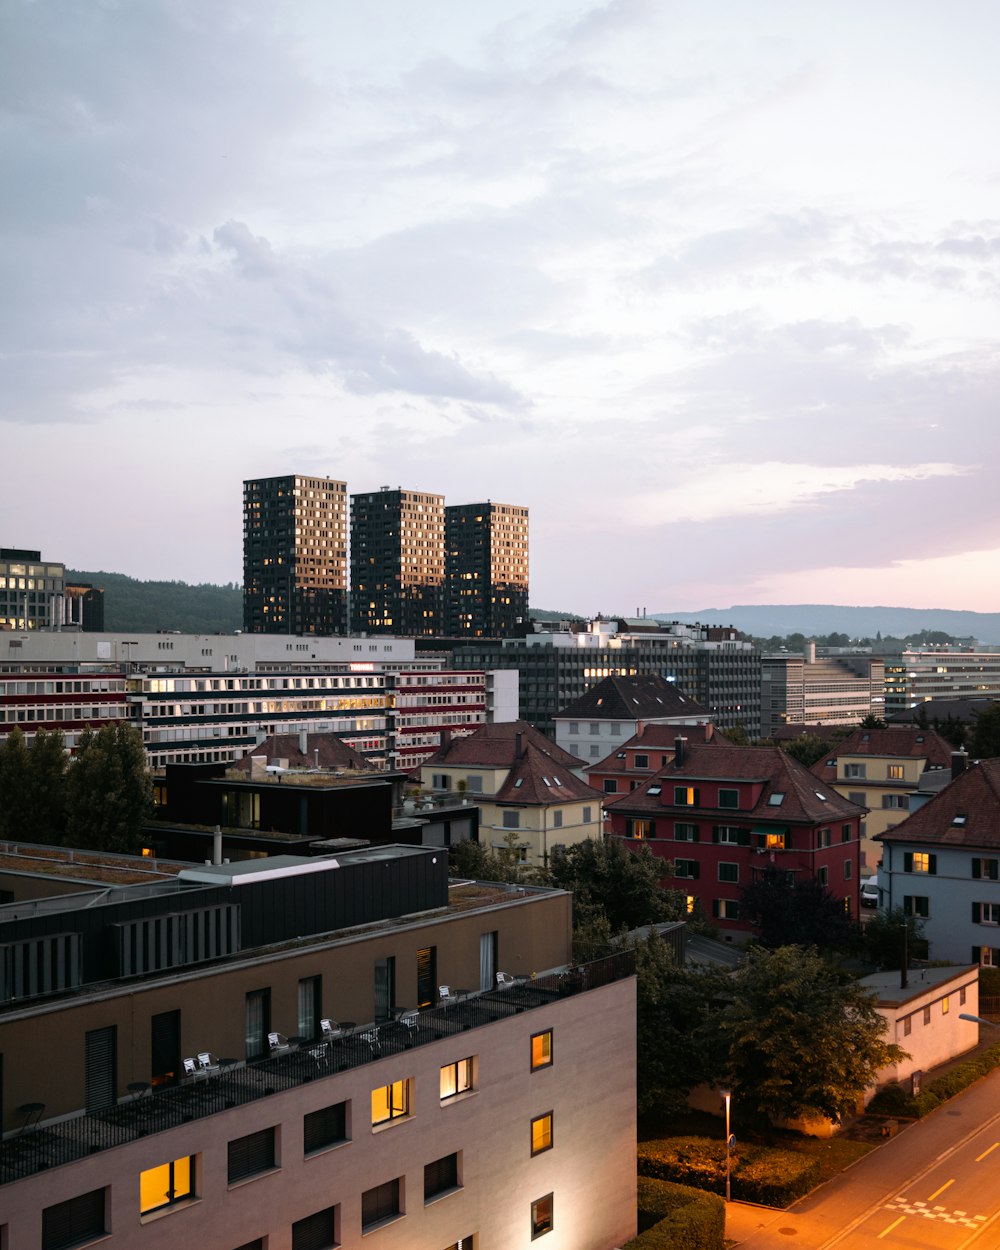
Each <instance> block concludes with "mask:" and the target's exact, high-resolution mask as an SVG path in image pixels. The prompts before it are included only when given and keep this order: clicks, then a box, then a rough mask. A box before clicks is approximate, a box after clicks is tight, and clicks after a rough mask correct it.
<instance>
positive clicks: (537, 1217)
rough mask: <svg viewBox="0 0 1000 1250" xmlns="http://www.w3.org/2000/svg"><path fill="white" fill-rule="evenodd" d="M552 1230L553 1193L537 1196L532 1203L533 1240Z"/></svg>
mask: <svg viewBox="0 0 1000 1250" xmlns="http://www.w3.org/2000/svg"><path fill="white" fill-rule="evenodd" d="M551 1232H552V1195H551V1194H546V1195H545V1197H544V1198H536V1199H535V1201H534V1202H533V1203H532V1204H531V1240H532V1241H534V1240H535V1238H536V1237H541V1236H542V1235H543V1234H545V1233H551Z"/></svg>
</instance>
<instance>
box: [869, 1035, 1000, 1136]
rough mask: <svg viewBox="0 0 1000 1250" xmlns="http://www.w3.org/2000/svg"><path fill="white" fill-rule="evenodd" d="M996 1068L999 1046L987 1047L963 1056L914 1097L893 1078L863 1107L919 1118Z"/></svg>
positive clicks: (914, 1118) (913, 1118) (877, 1113)
mask: <svg viewBox="0 0 1000 1250" xmlns="http://www.w3.org/2000/svg"><path fill="white" fill-rule="evenodd" d="M996 1067H1000V1045H997V1046H991V1047H990V1048H989V1050H984V1051H983V1053H982V1054H981V1055H977V1056H976V1057H975V1058H974V1059H967V1060H966V1061H965V1063H960V1064H959V1065H958V1066H957V1067H955V1068H952V1069H951V1071H950V1072H945V1073H942V1075H941V1076H938V1077H935V1078H934V1080H933V1081H928V1083H927V1085H926V1087H925V1088H924V1089H922V1090H921V1091H920V1093H919V1094H918V1095H917V1097H916V1098H914V1097H913V1095H912V1094H911V1093H909V1092H908V1090H907V1089H906V1087H905V1086H903V1085H900V1084H899V1083H898V1082H897V1081H893V1083H892V1084H891V1085H887V1086H886V1087H885V1088H884V1089H880V1090H879V1092H878V1093H877V1094H876V1095H875V1097H874V1098H873V1099H872V1100H871V1102H870V1103H869V1104H868V1108H867V1109H868V1110H869V1111H871V1112H873V1113H874V1114H876V1115H899V1116H904V1117H906V1118H907V1119H911V1120H919V1119H920V1117H921V1116H924V1115H927V1113H928V1112H929V1111H933V1110H934V1108H935V1107H939V1106H940V1105H941V1103H943V1102H946V1101H947V1100H948V1099H949V1098H954V1096H955V1095H956V1094H960V1093H961V1092H962V1090H963V1089H968V1087H969V1086H970V1085H972V1084H974V1083H975V1082H976V1081H978V1080H979V1079H980V1077H984V1076H988V1075H989V1074H990V1073H991V1072H992V1071H993V1069H994V1068H996Z"/></svg>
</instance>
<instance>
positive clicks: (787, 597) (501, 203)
mask: <svg viewBox="0 0 1000 1250" xmlns="http://www.w3.org/2000/svg"><path fill="white" fill-rule="evenodd" d="M0 15H2V17H0V159H2V163H3V170H4V178H3V182H4V194H3V195H2V196H0V228H2V230H3V232H4V247H3V250H2V258H0V266H2V268H0V449H2V450H0V457H2V461H3V465H4V469H5V472H4V475H3V476H4V483H5V489H4V491H3V494H2V496H0V544H3V545H9V546H26V547H38V548H41V549H42V551H43V553H44V555H46V556H47V557H49V558H52V559H57V560H64V561H65V562H66V563H67V564H69V565H71V566H73V567H76V568H87V569H102V568H103V569H106V570H114V571H120V572H126V573H130V574H132V575H135V576H140V577H148V578H178V579H184V580H187V581H239V580H240V579H241V576H242V553H241V543H242V518H241V495H242V480H243V479H244V478H246V477H255V476H265V475H271V474H280V473H292V472H302V473H320V474H329V475H330V476H331V477H336V478H340V479H343V480H346V481H347V483H348V489H349V491H367V490H371V489H374V488H376V487H378V486H379V485H382V484H386V483H388V484H392V485H403V486H408V487H415V488H420V489H425V490H428V491H434V492H438V493H440V494H443V495H445V496H446V497H447V500H448V501H449V502H454V503H460V502H468V501H472V500H477V499H481V498H486V497H490V498H493V499H495V500H500V501H504V502H510V503H517V504H525V505H527V506H528V507H529V508H530V510H531V524H532V552H531V556H532V594H531V598H532V602H533V604H534V605H535V606H538V607H551V608H560V609H567V610H577V611H581V612H588V611H595V610H597V609H598V608H603V609H604V610H611V609H613V608H616V609H618V610H622V611H632V610H634V609H635V608H636V607H637V606H642V607H647V608H648V609H649V610H650V611H653V610H660V609H666V610H669V609H677V610H683V609H697V608H699V607H710V606H727V605H729V604H732V603H749V602H755V601H756V602H767V601H779V600H780V601H785V602H789V601H800V602H816V601H825V602H841V603H876V602H881V603H894V604H908V605H913V606H922V605H923V606H941V607H954V608H960V607H967V608H978V609H981V610H989V611H996V610H998V608H1000V600H998V592H997V590H996V586H997V578H996V573H995V570H996V568H997V561H998V557H1000V509H998V507H997V501H996V488H995V484H994V478H995V472H994V465H995V464H996V462H997V460H998V450H1000V449H998V442H1000V420H998V419H997V417H998V414H997V402H998V401H997V396H998V394H1000V385H998V384H1000V352H998V348H997V327H998V326H1000V156H998V154H997V148H996V144H995V142H994V135H993V132H994V130H995V120H996V117H997V115H998V94H1000V89H998V86H997V76H996V71H995V65H994V60H995V48H996V46H997V43H998V37H1000V10H998V9H997V8H996V6H995V5H994V4H992V3H987V2H985V0H982V2H980V0H967V2H966V3H963V4H962V5H961V6H959V7H958V8H951V9H945V8H944V7H942V6H941V5H940V4H938V3H932V2H931V0H883V2H882V3H880V4H878V5H871V4H867V3H861V2H860V0H845V2H844V3H842V4H838V5H803V4H801V3H800V2H799V0H787V2H784V3H782V2H778V0H758V2H757V3H754V4H752V5H749V4H746V3H735V2H729V0H718V3H715V4H712V5H704V4H696V3H694V0H676V2H669V0H606V2H603V3H598V2H596V0H532V3H531V4H526V3H511V2H508V0H495V2H494V3H492V4H488V5H487V4H470V3H468V0H440V2H435V0H426V2H425V3H422V4H419V5H415V4H413V3H412V0H380V3H378V4H376V5H365V6H361V5H356V4H347V3H344V2H342V0H311V2H310V0H296V2H295V3H285V4H282V3H275V2H274V0H268V2H265V0H228V2H227V0H211V3H205V2H204V0H45V2H44V3H42V2H39V0H0Z"/></svg>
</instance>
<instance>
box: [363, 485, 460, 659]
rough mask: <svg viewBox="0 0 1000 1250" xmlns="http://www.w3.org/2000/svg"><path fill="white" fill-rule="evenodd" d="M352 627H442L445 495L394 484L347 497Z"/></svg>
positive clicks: (424, 632)
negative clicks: (348, 506) (348, 508)
mask: <svg viewBox="0 0 1000 1250" xmlns="http://www.w3.org/2000/svg"><path fill="white" fill-rule="evenodd" d="M351 629H352V631H353V632H355V633H359V634H371V635H380V634H400V635H402V636H404V637H411V638H416V637H426V636H431V637H433V636H435V635H438V634H441V633H442V632H443V629H444V496H443V495H430V494H427V493H425V492H422V491H414V490H404V489H403V488H402V487H398V488H397V489H396V490H390V488H389V487H388V486H383V487H382V489H381V490H377V491H371V492H369V493H367V494H359V495H352V496H351Z"/></svg>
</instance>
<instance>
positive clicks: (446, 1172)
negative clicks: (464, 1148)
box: [424, 1153, 461, 1202]
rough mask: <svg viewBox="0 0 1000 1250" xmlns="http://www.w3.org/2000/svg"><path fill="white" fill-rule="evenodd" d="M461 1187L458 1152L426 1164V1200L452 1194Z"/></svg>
mask: <svg viewBox="0 0 1000 1250" xmlns="http://www.w3.org/2000/svg"><path fill="white" fill-rule="evenodd" d="M459 1188H461V1181H460V1180H459V1179H458V1155H457V1153H456V1154H451V1155H445V1156H444V1158H443V1159H435V1160H434V1162H433V1163H425V1164H424V1202H430V1201H431V1199H432V1198H438V1197H440V1196H441V1194H450V1193H452V1192H453V1191H454V1190H456V1189H459Z"/></svg>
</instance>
